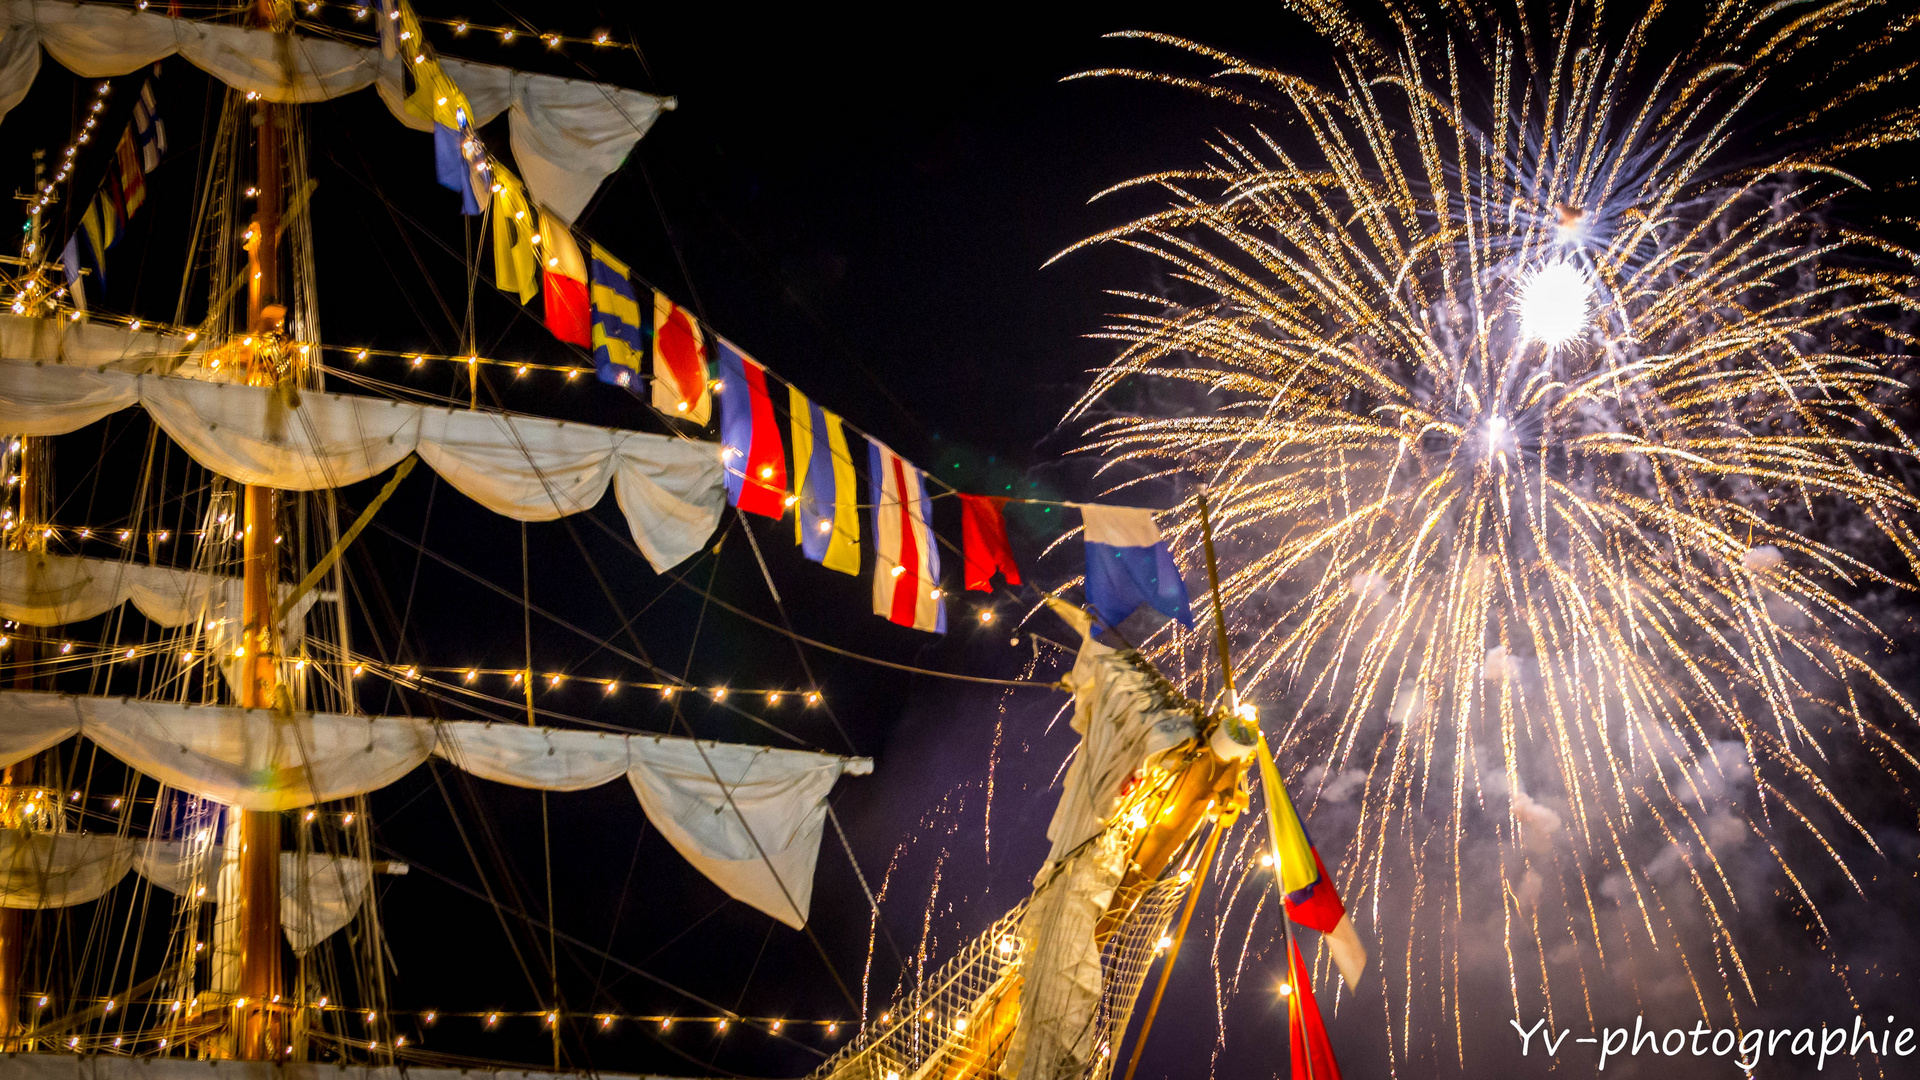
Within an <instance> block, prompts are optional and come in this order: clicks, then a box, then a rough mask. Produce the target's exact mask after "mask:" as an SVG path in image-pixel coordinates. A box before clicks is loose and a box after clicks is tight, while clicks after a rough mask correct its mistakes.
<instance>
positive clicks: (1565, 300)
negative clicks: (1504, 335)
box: [1520, 262, 1593, 345]
mask: <svg viewBox="0 0 1920 1080" xmlns="http://www.w3.org/2000/svg"><path fill="white" fill-rule="evenodd" d="M1592 295H1593V289H1592V288H1591V287H1590V286H1588V284H1587V276H1586V275H1585V274H1583V273H1581V272H1580V269H1579V268H1578V267H1576V266H1574V265H1573V264H1572V263H1567V262H1551V263H1548V264H1547V265H1545V266H1542V267H1540V268H1539V269H1538V270H1535V271H1533V272H1532V273H1531V274H1528V275H1527V277H1526V280H1525V281H1522V282H1521V283H1520V333H1521V334H1522V335H1523V336H1525V337H1526V338H1527V339H1528V340H1529V341H1538V342H1543V343H1545V344H1547V345H1564V344H1566V343H1567V342H1569V341H1572V340H1573V339H1574V338H1576V337H1578V336H1579V335H1580V331H1581V330H1583V329H1585V328H1586V325H1587V304H1588V302H1589V300H1590V299H1591V297H1592Z"/></svg>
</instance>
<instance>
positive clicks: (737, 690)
mask: <svg viewBox="0 0 1920 1080" xmlns="http://www.w3.org/2000/svg"><path fill="white" fill-rule="evenodd" d="M365 669H373V670H375V671H377V672H378V673H380V674H384V675H387V676H389V677H391V678H394V679H396V680H399V681H403V682H404V681H407V680H411V679H417V678H419V677H420V675H421V673H423V672H426V673H432V674H440V675H454V676H458V677H459V679H460V681H461V682H462V683H463V684H465V685H468V686H472V685H474V684H476V683H477V682H478V681H479V680H480V679H481V678H483V677H484V678H505V679H507V680H508V681H509V682H510V683H511V685H512V686H514V687H519V686H521V685H523V683H524V680H526V679H527V678H528V677H529V676H532V677H533V678H535V679H536V680H538V681H539V682H543V683H545V684H546V685H547V688H548V689H550V690H552V689H558V688H559V687H561V686H563V685H565V684H566V683H569V682H575V683H583V684H585V685H588V686H597V687H599V688H600V692H601V693H603V694H605V695H607V696H609V697H611V696H613V695H614V694H617V693H619V692H620V691H622V690H652V691H655V692H656V693H658V694H659V695H660V697H661V698H662V699H663V700H669V701H670V700H672V699H673V697H674V695H676V694H680V693H689V694H700V695H702V696H705V697H709V698H712V699H713V700H714V701H716V702H718V701H726V700H727V699H728V698H730V697H731V698H742V697H755V698H760V699H763V700H764V701H765V702H766V703H767V705H768V706H776V705H779V704H781V703H782V702H784V701H787V700H788V699H792V700H794V701H796V702H799V703H800V704H802V705H804V706H808V707H811V706H814V705H818V704H820V702H821V701H823V700H825V699H824V698H823V696H822V695H821V693H820V691H818V690H794V689H791V688H787V687H776V688H772V689H747V688H743V687H735V686H711V687H696V686H691V685H687V684H677V683H665V682H644V681H638V680H633V679H600V678H593V677H590V676H583V675H569V674H567V673H566V672H560V671H544V672H538V673H534V672H530V671H528V669H526V668H481V667H437V666H432V665H424V664H383V663H380V662H379V661H376V660H373V659H371V658H360V659H359V660H358V662H357V663H356V665H355V667H354V672H355V674H358V673H360V672H361V671H362V670H365Z"/></svg>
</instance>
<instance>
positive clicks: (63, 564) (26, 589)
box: [0, 550, 320, 675]
mask: <svg viewBox="0 0 1920 1080" xmlns="http://www.w3.org/2000/svg"><path fill="white" fill-rule="evenodd" d="M279 591H280V598H281V600H282V601H285V599H286V597H287V594H288V593H290V592H291V591H292V586H290V585H285V584H283V585H281V586H280V587H279ZM319 599H320V594H319V593H318V592H316V591H313V590H309V591H308V592H307V593H306V594H305V595H303V596H301V597H300V598H299V599H298V600H296V601H295V602H294V605H293V608H292V609H291V610H290V611H288V613H287V619H286V621H285V623H284V624H283V625H282V627H281V641H282V642H283V643H284V647H285V649H286V651H287V652H288V653H289V654H292V655H298V654H299V652H300V641H301V639H302V638H303V637H304V636H305V630H304V627H305V625H306V614H307V611H308V610H309V609H310V608H312V607H313V605H314V603H315V602H316V601H318V600H319ZM128 601H132V602H133V606H134V607H135V608H136V609H137V610H138V611H139V612H140V614H142V615H145V616H146V617H147V618H149V619H152V620H153V621H154V622H156V623H159V624H160V625H161V626H185V625H187V624H189V623H194V622H200V623H204V625H205V627H206V637H205V642H206V646H205V648H206V651H207V652H208V654H209V655H211V656H213V657H216V658H218V660H219V663H220V670H221V673H222V674H223V675H230V674H231V672H230V668H231V666H232V664H233V660H234V657H233V650H234V647H235V646H236V645H237V644H238V643H239V641H240V638H241V631H242V621H241V607H242V603H243V598H242V596H241V583H240V579H239V578H236V577H231V576H227V575H221V574H208V573H203V572H201V571H197V570H177V569H174V568H173V567H169V566H152V565H148V564H146V563H136V562H121V561H118V560H114V559H96V558H90V557H87V556H82V555H59V554H55V553H53V552H48V551H11V550H8V551H0V618H4V619H11V620H13V621H14V622H18V623H25V624H26V625H28V626H64V625H66V624H67V623H75V622H80V621H82V620H84V619H91V618H93V617H94V616H96V615H100V614H102V613H104V612H107V611H109V610H111V609H113V608H116V607H118V606H120V605H121V604H124V603H127V602H128Z"/></svg>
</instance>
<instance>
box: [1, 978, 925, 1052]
mask: <svg viewBox="0 0 1920 1080" xmlns="http://www.w3.org/2000/svg"><path fill="white" fill-rule="evenodd" d="M21 996H22V997H23V998H30V999H32V1005H31V1008H32V1009H33V1010H34V1011H35V1012H36V1013H40V1012H44V1011H46V1010H48V1009H51V1008H53V1000H54V995H53V994H52V993H50V992H43V993H39V994H35V993H33V992H32V991H28V992H27V993H25V994H22V995H21ZM67 1000H68V1003H69V1004H70V1005H71V1006H73V1007H82V1008H91V1009H99V1010H100V1011H101V1014H102V1018H103V1019H104V1018H106V1017H107V1016H111V1015H112V1014H113V1013H114V1012H116V1011H120V1012H122V1013H125V1012H128V1011H138V1010H140V1009H146V1010H158V1011H161V1012H163V1013H164V1014H165V1015H167V1016H168V1017H175V1016H179V1017H181V1018H182V1019H186V1020H193V1019H196V1018H199V1017H202V1016H211V1015H215V1014H216V1010H218V1009H223V1008H244V1007H245V1006H246V1000H247V999H246V998H235V999H233V1000H232V1001H227V1002H220V1003H207V1002H203V1001H202V1000H201V999H200V998H199V997H195V998H191V999H182V998H164V999H163V998H151V999H145V1000H137V1001H126V1000H122V999H120V998H118V997H97V996H96V997H84V996H83V997H76V998H72V999H67ZM266 1008H267V1009H268V1011H272V1012H281V1013H295V1012H307V1013H318V1014H320V1015H322V1016H325V1015H335V1016H341V1017H355V1018H358V1019H360V1021H361V1023H362V1024H364V1025H365V1026H366V1027H368V1028H369V1029H377V1028H380V1027H382V1026H384V1027H386V1028H387V1029H388V1030H392V1028H393V1027H394V1025H395V1023H396V1022H397V1021H407V1020H410V1021H413V1022H414V1023H415V1024H416V1025H418V1026H419V1027H421V1028H429V1027H433V1026H435V1025H437V1024H438V1023H439V1022H440V1021H442V1020H478V1021H480V1024H481V1027H482V1029H483V1030H486V1031H496V1030H498V1029H499V1028H500V1025H501V1023H502V1022H503V1021H507V1020H536V1021H539V1022H540V1023H541V1024H542V1025H543V1026H547V1027H551V1026H553V1025H555V1024H557V1023H560V1022H562V1021H568V1022H573V1023H582V1022H586V1023H591V1024H592V1025H593V1026H594V1027H595V1028H597V1029H599V1030H600V1031H601V1032H602V1033H609V1032H611V1031H612V1030H613V1029H614V1028H615V1026H616V1025H622V1024H649V1025H652V1026H653V1027H654V1028H655V1030H657V1031H659V1032H663V1033H665V1032H671V1031H673V1030H674V1028H675V1027H676V1026H683V1025H704V1026H707V1027H711V1028H712V1029H713V1030H714V1031H716V1032H725V1031H728V1030H730V1029H732V1028H733V1027H735V1026H742V1027H751V1028H754V1029H757V1030H760V1031H764V1032H766V1033H767V1034H769V1035H784V1034H786V1033H787V1032H788V1031H793V1030H799V1029H808V1030H815V1031H818V1032H819V1033H820V1034H822V1035H824V1036H825V1037H827V1038H830V1039H831V1038H836V1037H838V1036H839V1035H840V1034H841V1031H842V1029H844V1028H846V1027H848V1026H849V1025H848V1024H847V1022H846V1021H844V1020H795V1019H791V1018H788V1017H783V1016H742V1015H739V1014H737V1013H734V1014H728V1015H718V1016H716V1015H704V1016H701V1015H686V1014H680V1013H617V1012H579V1013H576V1012H562V1011H561V1010H558V1009H529V1010H513V1009H482V1010H471V1011H454V1012H448V1011H446V1010H442V1009H417V1010H392V1009H389V1010H377V1009H367V1008H365V1007H363V1006H357V1005H345V1004H337V1003H334V1002H331V1001H329V1000H328V999H327V998H325V997H322V998H320V999H318V1000H316V1001H307V1002H285V1003H283V1002H282V1001H281V999H280V996H279V995H275V996H274V998H273V1000H272V1001H271V1002H270V1003H268V1004H267V1006H266ZM888 1019H889V1016H884V1015H883V1016H882V1017H881V1022H882V1023H886V1022H887V1021H888ZM122 1039H124V1040H126V1041H127V1042H129V1043H134V1044H136V1045H137V1044H139V1043H147V1044H150V1045H151V1044H158V1045H159V1046H161V1047H164V1046H166V1045H169V1044H170V1042H178V1041H180V1040H179V1039H178V1037H177V1036H164V1037H161V1036H154V1035H151V1034H149V1035H147V1036H145V1037H142V1036H140V1035H138V1034H135V1035H132V1036H128V1035H119V1036H114V1037H113V1040H112V1045H113V1046H115V1047H118V1046H120V1045H121V1040H122ZM404 1040H405V1036H401V1037H400V1039H399V1040H398V1042H399V1044H400V1045H402V1046H404V1044H405V1042H404ZM47 1041H48V1042H49V1043H51V1040H47ZM107 1042H108V1036H106V1035H105V1034H100V1035H93V1036H77V1035H76V1036H72V1037H70V1038H69V1039H68V1040H66V1044H67V1048H68V1049H76V1048H78V1047H80V1046H83V1045H86V1046H94V1047H98V1046H103V1045H106V1044H107Z"/></svg>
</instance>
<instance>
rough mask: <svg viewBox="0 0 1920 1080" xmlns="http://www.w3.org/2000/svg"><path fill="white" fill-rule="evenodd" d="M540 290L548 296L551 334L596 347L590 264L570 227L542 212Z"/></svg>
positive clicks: (548, 324) (571, 342)
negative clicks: (589, 291) (589, 298)
mask: <svg viewBox="0 0 1920 1080" xmlns="http://www.w3.org/2000/svg"><path fill="white" fill-rule="evenodd" d="M539 244H540V255H541V263H540V286H541V288H542V289H543V290H544V291H545V292H546V316H547V332H548V333H550V334H552V335H553V336H554V337H556V338H559V339H560V340H561V341H565V342H568V343H570V344H573V345H579V346H582V347H586V346H589V345H591V344H593V337H592V334H591V332H590V326H591V323H592V319H591V316H590V310H591V309H590V307H589V305H588V303H587V264H586V260H584V259H582V258H581V257H580V245H579V244H577V243H575V242H574V240H573V232H572V230H570V229H568V228H567V226H566V223H565V222H563V221H561V220H560V219H559V218H557V217H555V216H554V215H553V214H551V213H549V212H548V211H547V210H546V209H544V208H542V209H541V211H540V233H539Z"/></svg>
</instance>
